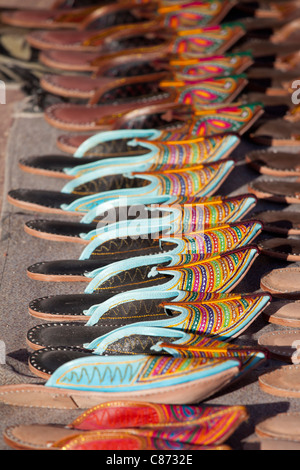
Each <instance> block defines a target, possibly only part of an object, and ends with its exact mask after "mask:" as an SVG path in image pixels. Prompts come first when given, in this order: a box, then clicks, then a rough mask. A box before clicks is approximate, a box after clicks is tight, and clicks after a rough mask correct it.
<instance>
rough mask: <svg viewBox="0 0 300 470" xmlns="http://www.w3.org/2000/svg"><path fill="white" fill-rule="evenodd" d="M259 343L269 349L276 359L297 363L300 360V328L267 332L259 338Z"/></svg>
mask: <svg viewBox="0 0 300 470" xmlns="http://www.w3.org/2000/svg"><path fill="white" fill-rule="evenodd" d="M258 344H259V345H260V346H261V347H262V348H264V349H266V350H267V351H269V353H270V354H271V356H272V357H274V358H275V359H278V360H281V361H284V362H288V363H294V361H296V362H295V363H296V364H297V363H298V362H299V357H298V356H299V354H298V352H297V348H298V346H297V345H300V330H297V329H296V330H295V329H292V330H279V331H272V332H270V333H265V334H264V335H262V336H260V337H259V339H258Z"/></svg>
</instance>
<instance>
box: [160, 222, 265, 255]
mask: <svg viewBox="0 0 300 470" xmlns="http://www.w3.org/2000/svg"><path fill="white" fill-rule="evenodd" d="M261 230H262V225H261V224H260V223H258V222H251V221H250V222H245V223H240V224H237V225H235V226H234V225H232V226H223V227H216V228H212V229H204V230H203V232H199V233H197V232H194V233H191V234H185V235H184V236H183V237H179V238H176V235H174V238H173V237H170V238H169V237H162V241H163V242H166V243H169V242H175V243H177V244H178V246H177V248H175V249H174V250H172V253H175V254H197V255H198V257H199V258H198V259H201V260H203V259H206V258H211V257H212V256H215V255H218V254H220V253H226V252H228V251H232V250H234V249H236V248H239V247H241V246H245V245H248V244H249V243H251V242H252V241H253V240H254V239H255V237H257V236H258V234H259V233H260V231H261ZM162 249H163V246H162Z"/></svg>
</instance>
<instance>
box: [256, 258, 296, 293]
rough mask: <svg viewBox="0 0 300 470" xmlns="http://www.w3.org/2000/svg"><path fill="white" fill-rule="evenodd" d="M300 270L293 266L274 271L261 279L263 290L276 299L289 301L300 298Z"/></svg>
mask: <svg viewBox="0 0 300 470" xmlns="http://www.w3.org/2000/svg"><path fill="white" fill-rule="evenodd" d="M299 281H300V269H299V267H297V266H292V267H288V268H283V269H273V270H272V271H271V272H269V273H268V274H266V275H265V276H263V277H262V279H261V288H262V289H263V290H265V291H266V292H270V293H271V294H273V295H275V296H276V297H283V298H287V299H299V298H300V289H299V285H300V284H299Z"/></svg>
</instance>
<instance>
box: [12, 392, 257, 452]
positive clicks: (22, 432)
mask: <svg viewBox="0 0 300 470" xmlns="http://www.w3.org/2000/svg"><path fill="white" fill-rule="evenodd" d="M247 418H248V412H247V409H246V408H245V407H242V406H228V407H226V406H208V405H198V406H174V405H169V406H167V405H161V404H152V403H146V402H145V403H134V402H130V401H127V402H112V403H103V404H102V405H98V406H96V407H94V408H90V409H88V410H87V411H86V412H84V413H83V414H81V415H79V416H78V417H77V418H76V419H75V420H74V421H73V422H72V423H68V424H65V425H54V424H48V425H44V426H42V425H36V424H30V425H27V426H26V425H20V426H15V427H9V428H7V429H6V430H5V432H4V439H5V441H6V442H7V444H8V445H9V446H10V447H12V448H13V449H17V450H49V449H50V448H51V449H55V450H67V449H68V450H75V449H77V450H79V449H80V450H88V449H91V448H92V449H93V450H102V449H104V450H107V449H108V448H109V449H114V450H117V449H119V450H121V449H124V450H129V449H130V450H152V449H156V450H167V449H168V450H228V449H229V448H228V446H227V445H226V441H227V440H228V439H229V438H230V436H231V435H232V434H233V433H234V432H235V431H236V430H237V429H238V428H239V427H240V426H241V424H242V423H243V422H245V420H247ZM45 436H46V437H45ZM45 438H47V441H45Z"/></svg>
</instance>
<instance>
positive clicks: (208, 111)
mask: <svg viewBox="0 0 300 470" xmlns="http://www.w3.org/2000/svg"><path fill="white" fill-rule="evenodd" d="M263 113H264V109H263V105H262V104H261V103H252V104H245V105H244V104H240V103H230V104H217V105H215V106H213V107H211V106H206V105H203V107H202V111H199V110H198V111H196V110H194V111H193V110H192V108H190V107H186V105H178V104H175V105H174V104H173V105H172V104H171V103H165V104H162V105H156V106H148V107H145V108H141V109H138V110H135V111H130V112H128V113H125V115H124V116H123V118H121V119H119V120H118V121H117V124H115V125H114V128H115V129H116V130H118V129H119V130H120V129H121V130H122V129H123V130H124V129H145V130H146V129H148V130H149V129H156V131H157V136H156V139H155V140H160V141H181V140H187V139H193V138H195V139H197V138H199V137H208V136H213V135H220V134H225V133H227V134H233V133H235V134H238V135H240V136H242V135H243V134H244V133H245V132H247V131H248V130H249V129H250V128H251V126H253V125H254V124H255V122H256V121H257V120H258V119H259V118H260V117H261V116H262V114H263ZM174 129H177V130H176V131H175V130H174ZM95 132H96V131H95ZM158 132H160V134H158ZM97 135H99V134H97ZM91 137H94V136H91V134H79V135H72V134H71V135H62V136H60V137H58V139H57V146H58V148H59V149H60V150H62V151H63V152H66V153H70V154H72V155H74V154H75V153H76V152H77V151H78V149H79V147H80V146H81V145H83V144H84V143H85V142H86V141H87V140H88V139H90V138H91ZM100 149H101V151H102V148H100ZM95 150H96V148H95ZM94 153H95V152H94ZM94 153H91V155H94Z"/></svg>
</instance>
